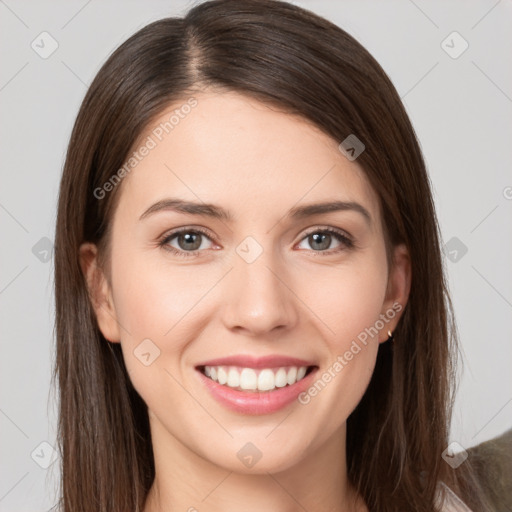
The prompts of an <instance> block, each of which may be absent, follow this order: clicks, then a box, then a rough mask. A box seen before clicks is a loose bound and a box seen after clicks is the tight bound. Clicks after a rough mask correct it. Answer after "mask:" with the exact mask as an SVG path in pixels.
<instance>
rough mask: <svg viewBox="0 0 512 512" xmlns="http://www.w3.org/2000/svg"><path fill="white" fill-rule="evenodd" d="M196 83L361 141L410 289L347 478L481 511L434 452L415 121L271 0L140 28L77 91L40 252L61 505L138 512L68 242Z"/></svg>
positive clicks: (138, 466) (440, 328)
mask: <svg viewBox="0 0 512 512" xmlns="http://www.w3.org/2000/svg"><path fill="white" fill-rule="evenodd" d="M209 87H218V88H221V89H227V90H234V91H238V92H241V93H244V94H247V95H250V96H252V97H254V98H255V99H258V100H260V101H262V102H265V103H267V104H272V105H275V106H277V107H279V108H281V109H282V110H283V111H285V112H289V113H293V114H298V115H300V116H302V117H304V118H306V119H308V120H310V121H312V122H313V123H315V125H316V126H318V127H319V128H320V129H321V130H323V131H324V132H325V133H326V134H328V135H329V136H331V137H332V138H333V139H335V140H336V141H339V142H341V141H343V140H344V139H345V138H346V137H347V136H349V135H350V134H355V135H356V136H357V138H358V139H360V140H361V141H363V143H364V144H365V146H366V150H365V151H364V152H363V153H362V154H361V155H360V156H359V158H358V163H359V164H360V165H361V166H362V168H363V169H364V171H365V173H366V176H367V177H368V179H369V180H370V182H371V184H372V186H373V188H374V190H375V191H376V193H377V194H378V196H379V198H380V205H379V206H380V209H381V212H382V218H383V223H384V227H385V231H386V238H387V244H388V253H390V250H391V248H392V247H393V245H395V244H398V243H401V242H403V243H405V244H406V246H407V247H408V250H409V254H410V257H411V262H412V287H411V293H410V296H409V301H408V303H407V305H406V307H405V310H404V313H403V316H402V318H401V320H400V322H399V324H398V326H397V328H396V330H395V332H394V340H395V341H394V343H393V345H391V344H390V343H385V344H382V345H381V347H380V349H379V354H378V358H377V365H376V368H375V372H374V375H373V378H372V380H371V382H370V385H369V387H368V389H367V391H366V393H365V395H364V397H363V399H362V400H361V402H360V404H359V405H358V407H357V408H356V410H355V411H354V412H353V413H352V414H351V416H350V417H349V419H348V425H347V464H348V471H349V478H350V480H351V481H352V483H353V484H354V485H355V486H356V488H357V489H358V490H359V492H360V493H361V495H362V496H363V498H364V499H365V501H366V503H367V505H368V507H369V509H370V510H371V511H372V512H377V511H379V512H380V511H382V512H385V511H393V512H395V511H397V510H415V511H425V512H427V511H428V512H432V511H433V510H437V508H436V506H435V505H434V502H435V499H434V496H435V491H436V485H437V482H438V481H439V480H443V481H445V482H447V483H448V484H449V485H452V486H453V488H455V489H456V490H458V491H459V492H463V493H464V495H465V499H466V500H467V502H468V504H470V505H471V506H472V507H473V508H474V509H475V510H478V511H482V510H484V507H483V504H482V503H481V502H480V501H479V500H480V498H479V493H478V492H477V490H476V489H477V487H476V486H475V485H473V484H474V482H473V483H471V481H470V480H465V482H466V483H464V481H462V483H461V485H460V486H458V485H457V480H456V479H455V478H454V475H453V474H449V473H448V466H447V464H446V463H445V462H444V461H443V459H442V458H441V453H442V452H443V450H444V449H445V448H446V446H447V444H448V433H449V424H450V409H451V404H452V401H453V390H454V388H453V377H454V366H453V362H454V357H455V355H456V329H455V325H454V322H453V314H452V308H451V304H450V299H449V296H448V292H447V287H446V282H445V277H444V271H443V264H442V259H441V252H440V241H439V240H440V235H439V228H438V224H437V219H436V214H435V210H434V204H433V200H432V195H431V190H430V184H429V178H428V175H427V172H426V168H425V163H424V160H423V157H422V154H421V151H420V148H419V145H418V142H417V140H416V135H415V132H414V129H413V127H412V126H411V123H410V121H409V119H408V117H407V114H406V112H405V110H404V107H403V105H402V103H401V101H400V97H399V95H398V94H397V91H396V90H395V88H394V86H393V85H392V83H391V81H390V80H389V78H388V77H387V75H386V74H385V72H384V71H383V70H382V68H381V66H380V65H379V64H378V63H377V62H376V61H375V59H374V58H373V57H372V56H371V55H370V54H369V53H368V52H367V51H366V50H365V49H364V48H363V46H361V44H359V43H358V42H357V41H356V40H355V39H354V38H353V37H351V36H350V35H349V34H347V33H346V32H345V31H343V30H342V29H341V28H339V27H338V26H336V25H334V24H332V23H330V22H329V21H327V20H325V19H323V18H321V17H319V16H317V15H315V14H313V13H311V12H309V11H307V10H304V9H301V8H299V7H297V6H294V5H291V4H288V3H284V2H279V1H272V0H257V1H255V0H214V1H209V2H205V3H202V4H199V5H197V6H195V7H194V8H192V9H191V10H190V11H189V12H188V14H187V15H186V16H185V17H183V18H167V19H162V20H160V21H156V22H154V23H151V24H150V25H148V26H146V27H144V28H143V29H141V30H139V31H138V32H137V33H136V34H135V35H133V36H132V37H130V38H129V39H128V40H127V41H126V42H124V43H123V44H122V45H121V46H120V47H119V48H118V49H117V50H116V51H115V52H114V53H113V54H112V55H111V56H110V58H109V59H108V60H107V62H106V63H105V64H104V65H103V67H102V68H101V70H100V71H99V72H98V74H97V76H96V77H95V79H94V81H93V82H92V84H91V86H90V88H89V90H88V91H87V94H86V96H85V99H84V100H83V103H82V105H81V108H80V111H79V113H78V116H77V119H76V122H75V125H74V128H73V132H72V135H71V140H70V143H69V147H68V152H67V156H66V161H65V166H64V170H63V176H62V181H61V187H60V195H59V204H58V216H57V226H56V240H55V259H54V261H55V292H56V293H55V298H56V338H57V339H56V343H57V347H56V353H57V357H56V366H55V372H54V379H58V387H59V392H60V404H59V407H60V411H59V413H60V416H59V425H58V435H59V443H60V448H61V452H62V467H61V473H62V480H61V482H62V483H61V487H62V492H61V505H62V510H63V511H64V512H88V511H90V512H93V511H94V512H140V511H141V510H142V508H143V505H144V501H145V498H146V496H147V493H148V490H149V488H150V486H151V484H152V481H153V478H154V472H155V468H154V460H153V454H152V446H151V437H150V430H149V422H148V415H147V408H146V406H145V404H144V402H143V400H142V399H141V397H140V396H139V395H138V394H137V392H136V391H135V390H134V388H133V386H132V384H131V382H130V379H129V377H128V375H127V372H126V369H125V365H124V362H123V357H122V353H121V350H120V345H119V344H112V343H110V342H108V341H107V340H106V339H105V338H104V337H103V336H102V334H101V332H100V330H99V328H98V325H97V321H96V317H95V314H94V310H93V308H92V305H91V302H90V299H89V295H88V291H87V285H86V281H85V279H84V276H83V274H82V271H81V267H80V263H79V247H80V245H81V244H82V243H84V242H92V243H95V244H97V245H98V246H99V247H100V248H101V252H100V254H102V255H103V256H104V258H105V254H106V252H107V249H108V240H109V227H110V226H111V219H112V214H113V211H114V209H115V205H116V198H117V197H118V195H119V189H120V188H121V187H117V188H116V189H114V190H113V191H112V192H110V193H109V194H106V196H105V197H104V198H101V199H98V198H97V194H94V191H95V190H97V189H98V187H101V186H102V185H103V184H104V183H106V182H107V181H108V180H109V179H110V178H111V177H112V175H113V174H114V173H115V172H116V171H117V170H118V169H120V168H121V167H122V166H123V164H124V162H125V160H126V159H127V157H128V155H129V151H130V149H131V148H132V147H133V145H134V143H135V141H136V140H137V137H139V136H140V135H141V133H142V132H143V131H144V129H145V128H146V127H147V126H148V124H149V123H150V121H151V120H152V119H154V118H155V116H156V115H157V114H159V113H161V112H162V110H163V109H165V108H166V107H167V106H168V105H170V104H171V103H173V102H176V101H178V100H181V99H183V98H187V97H188V96H190V95H191V94H193V92H194V91H201V90H205V89H206V88H209ZM466 465H467V464H466ZM457 472H458V473H457V476H459V475H460V474H461V472H462V469H460V468H459V470H457ZM467 482H470V484H468V483H467ZM470 490H472V491H471V492H470Z"/></svg>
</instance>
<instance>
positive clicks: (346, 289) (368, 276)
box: [301, 256, 387, 350]
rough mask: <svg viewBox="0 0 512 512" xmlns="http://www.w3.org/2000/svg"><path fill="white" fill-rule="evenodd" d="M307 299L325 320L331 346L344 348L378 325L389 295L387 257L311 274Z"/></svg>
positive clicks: (372, 258)
mask: <svg viewBox="0 0 512 512" xmlns="http://www.w3.org/2000/svg"><path fill="white" fill-rule="evenodd" d="M310 276H311V278H310V279H309V280H308V283H309V285H308V287H307V289H306V288H305V287H304V284H302V285H301V286H302V287H303V292H304V295H305V296H306V297H307V299H306V300H304V302H305V303H306V304H307V305H308V306H309V308H310V309H311V310H312V311H313V313H314V314H315V315H316V316H317V317H318V318H320V319H321V320H322V323H323V325H324V328H323V329H322V330H323V331H324V332H325V333H326V337H327V339H328V340H329V342H330V344H331V346H332V348H333V349H334V348H336V349H337V350H341V349H343V348H344V347H345V345H346V344H347V343H348V344H350V341H351V340H352V339H354V338H357V336H358V335H359V334H360V333H361V332H366V331H365V329H368V328H370V327H372V326H374V325H375V322H376V321H377V320H378V318H379V315H380V313H381V310H382V305H383V302H384V299H385V294H386V285H387V274H386V265H385V260H382V259H381V258H379V257H373V256H372V257H369V258H366V261H365V260H361V261H360V262H358V263H357V264H354V265H343V266H339V267H337V268H335V267H332V268H329V269H328V271H325V270H322V271H321V272H318V271H317V275H315V274H314V273H311V274H310Z"/></svg>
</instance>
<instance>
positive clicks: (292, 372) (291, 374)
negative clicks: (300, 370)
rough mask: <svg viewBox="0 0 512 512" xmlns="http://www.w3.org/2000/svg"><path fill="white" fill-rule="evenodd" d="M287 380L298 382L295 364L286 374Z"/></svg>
mask: <svg viewBox="0 0 512 512" xmlns="http://www.w3.org/2000/svg"><path fill="white" fill-rule="evenodd" d="M212 378H213V377H212ZM286 382H288V384H293V383H295V382H297V368H296V367H295V366H292V367H291V368H290V369H289V370H288V374H287V375H286Z"/></svg>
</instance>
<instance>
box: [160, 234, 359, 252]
mask: <svg viewBox="0 0 512 512" xmlns="http://www.w3.org/2000/svg"><path fill="white" fill-rule="evenodd" d="M183 233H196V234H201V235H204V236H206V237H207V238H209V239H210V240H211V237H210V235H209V233H208V232H207V231H206V230H204V229H201V228H193V229H192V228H183V229H179V230H177V231H173V232H172V233H169V234H166V235H164V237H163V238H162V239H161V240H160V241H159V242H158V246H159V247H162V248H163V249H164V250H166V251H169V252H171V253H172V254H174V255H176V256H179V257H182V258H195V257H197V256H199V255H200V253H201V252H203V251H202V250H195V251H181V250H178V249H176V248H175V247H172V246H170V245H168V244H169V242H170V241H171V240H172V239H173V238H175V237H177V236H179V235H181V234H183ZM315 233H323V234H325V233H328V234H329V235H333V236H334V237H335V238H336V239H337V240H338V241H339V242H341V243H342V244H343V245H345V249H343V248H338V249H330V250H325V251H314V250H313V249H311V251H312V252H313V253H315V256H316V255H317V254H318V255H321V256H329V255H331V254H333V253H337V252H340V251H342V250H347V249H352V248H354V247H355V244H354V242H353V241H352V240H351V239H350V238H349V237H348V236H347V235H346V234H344V233H343V232H342V231H338V230H337V229H334V228H330V227H325V228H315V229H313V230H311V231H308V232H306V233H305V234H304V236H303V237H302V238H301V240H300V242H302V241H303V240H304V239H305V238H307V237H308V236H310V235H313V234H315Z"/></svg>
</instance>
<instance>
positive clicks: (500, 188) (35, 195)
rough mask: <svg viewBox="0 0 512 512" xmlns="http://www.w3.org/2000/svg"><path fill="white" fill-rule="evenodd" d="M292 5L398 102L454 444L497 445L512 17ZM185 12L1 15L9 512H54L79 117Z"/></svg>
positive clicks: (78, 8) (505, 415) (3, 415)
mask: <svg viewBox="0 0 512 512" xmlns="http://www.w3.org/2000/svg"><path fill="white" fill-rule="evenodd" d="M295 3H297V4H298V5H301V6H304V7H307V8H309V9H311V10H312V11H314V12H317V13H318V14H320V15H323V16H325V17H326V18H328V19H330V20H332V21H334V22H335V23H337V24H338V25H340V26H341V27H342V28H344V29H345V30H347V31H348V32H349V33H351V34H352V35H353V36H355V37H356V38H357V39H358V40H359V41H360V42H361V43H362V44H363V45H364V46H365V47H366V48H367V49H368V50H369V51H370V52H371V53H372V54H373V55H374V56H375V57H376V59H377V60H378V61H379V62H380V63H381V65H382V66H383V68H384V69H385V70H386V71H387V73H388V74H389V75H390V77H391V79H392V81H393V83H394V84H395V86H396V88H397V90H398V92H399V93H400V95H401V96H402V98H403V101H404V103H405V105H406V108H407V110H408V113H409V115H410V117H411V120H412V122H413V125H414V127H415V129H416V131H417V134H418V137H419V139H420V143H421V145H422V149H423V151H424V155H425V158H426V161H427V165H428V168H429V172H430V175H431V179H432V185H433V188H434V192H435V200H436V205H437V209H438V215H439V220H440V224H441V228H442V233H443V239H444V243H448V249H447V253H446V254H447V257H446V268H447V272H448V275H449V281H450V287H451V291H452V296H453V301H454V305H455V310H456V314H457V320H458V328H459V333H460V337H461V341H462V345H463V362H464V366H465V371H464V373H463V374H462V375H461V380H460V386H459V391H458V395H457V400H456V403H455V415H454V422H453V425H452V435H451V438H452V440H453V441H457V442H458V443H459V444H460V445H461V446H463V447H466V448H467V447H469V446H472V445H475V444H478V443H480V442H482V441H485V440H487V439H490V438H492V437H494V436H496V435H499V434H501V433H502V432H504V431H505V430H507V429H508V428H510V426H511V424H512V386H511V377H510V374H511V372H510V363H511V362H512V357H511V356H512V344H511V343H510V341H511V339H512V336H511V334H512V322H511V321H510V320H511V318H512V315H511V313H512V266H511V262H512V236H511V234H512V230H511V224H512V199H511V198H512V173H511V168H512V165H511V164H512V152H511V150H510V146H511V142H512V116H511V110H512V99H511V98H512V66H511V65H510V58H509V57H510V55H509V54H510V48H512V30H511V29H512V3H511V2H510V1H505V0H502V1H498V2H496V1H495V0H492V1H478V2H475V1H473V2H468V1H464V2H462V1H451V2H441V1H436V2H427V1H424V0H423V1H420V0H415V1H414V2H413V1H412V0H401V1H386V2H377V1H372V2H369V1H358V2H356V1H334V0H331V1H328V0H324V1H320V0H309V1H306V0H305V1H300V2H295ZM190 5H192V2H182V1H173V2H171V1H145V2H142V1H137V2H135V1H123V2H121V1H105V0H102V1H99V0H92V1H89V2H84V1H80V2H78V1H69V0H67V1H60V2H56V1H55V2H50V1H48V0H46V1H23V2H22V1H20V0H16V1H15V0H5V1H2V0H0V17H1V18H0V27H1V28H0V39H1V48H0V51H1V60H0V62H1V63H2V66H1V69H0V115H1V119H2V123H1V125H0V130H1V139H0V140H1V141H2V143H1V164H2V165H1V179H2V186H1V189H0V222H1V227H2V241H3V243H2V251H1V258H2V260H1V261H2V262H1V266H0V268H1V275H0V305H1V326H2V331H1V357H0V381H1V388H0V433H1V436H0V460H1V470H0V471H1V473H0V511H2V512H3V511H9V512H12V511H28V510H32V511H43V510H48V509H49V508H50V507H51V506H52V505H53V504H54V503H55V489H56V485H57V482H58V477H59V475H58V464H56V463H54V464H53V465H50V466H49V468H48V469H44V466H47V465H48V464H49V463H51V461H52V460H54V459H52V457H53V456H54V455H56V454H53V453H52V448H51V447H52V446H55V425H56V416H55V401H54V400H53V399H52V394H51V390H50V371H51V364H52V357H53V311H54V309H53V290H52V285H53V272H52V260H51V252H48V249H49V248H51V243H52V241H53V238H54V223H55V206H56V197H57V190H58V184H59V179H60V173H61V169H62V164H63V161H64V155H65V151H66V146H67V143H68V138H69V135H70V131H71V127H72V124H73V121H74V118H75V115H76V113H77V109H78V107H79V104H80V102H81V100H82V98H83V95H84V93H85V91H86V87H87V84H89V83H90V82H91V80H92V78H93V76H94V75H95V73H96V72H97V71H98V70H99V67H100V65H101V64H102V63H103V61H104V60H105V59H106V58H107V56H108V55H109V54H110V53H111V51H112V50H113V49H114V48H115V47H117V46H118V45H119V44H120V43H121V42H123V41H124V40H125V39H126V38H127V37H128V36H129V35H131V34H132V33H133V32H135V31H136V30H137V29H138V28H140V27H142V26H143V25H145V24H147V23H148V22H150V21H153V20H156V19H158V18H162V17H165V16H170V15H177V14H179V15H182V14H184V13H185V11H186V10H187V9H188V8H189V7H190ZM43 31H47V32H48V33H49V34H51V37H52V38H53V39H55V40H56V41H57V43H58V48H57V50H56V51H55V52H54V53H53V54H52V55H50V56H49V57H48V58H46V59H43V58H41V56H40V55H39V54H38V53H36V51H34V49H33V48H32V47H31V43H32V42H33V41H35V43H34V44H39V46H42V43H41V37H42V36H40V34H41V33H42V32H43ZM453 31H457V32H458V33H459V34H460V35H461V36H462V37H463V38H464V40H466V41H467V42H468V44H469V47H468V49H467V50H466V51H465V52H464V53H462V54H461V55H460V56H459V57H458V58H452V57H451V56H449V55H448V54H447V53H446V51H445V50H444V49H443V47H442V46H441V44H442V41H443V40H445V39H446V38H447V36H449V35H450V34H451V33H452V32H453ZM45 41H46V43H45V48H46V50H48V49H49V48H50V40H49V39H46V40H45ZM461 44H462V41H461V40H460V39H459V40H457V39H456V38H455V39H454V38H453V36H452V37H451V38H448V40H447V42H446V43H444V45H445V47H446V45H448V46H451V49H450V50H449V51H451V52H452V53H453V52H455V51H459V50H460V49H461V48H462V46H461ZM40 51H42V48H41V49H40ZM453 237H455V238H456V239H455V240H452V238H453ZM464 247H466V248H467V252H466V253H465V254H463V253H464ZM45 251H46V252H45ZM453 251H456V252H453ZM452 260H453V261H452ZM42 442H46V443H48V444H43V445H41V443H42ZM31 454H32V455H31ZM57 457H58V455H57ZM41 466H43V467H41Z"/></svg>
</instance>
